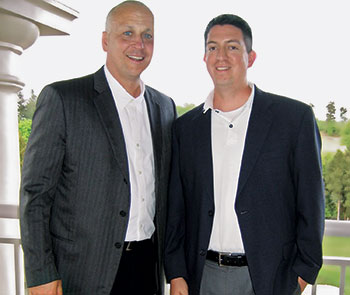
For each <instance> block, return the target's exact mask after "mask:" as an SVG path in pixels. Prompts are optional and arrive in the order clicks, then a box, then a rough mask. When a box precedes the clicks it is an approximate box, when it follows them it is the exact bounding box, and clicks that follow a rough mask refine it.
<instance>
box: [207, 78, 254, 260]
mask: <svg viewBox="0 0 350 295" xmlns="http://www.w3.org/2000/svg"><path fill="white" fill-rule="evenodd" d="M249 86H250V87H251V88H252V92H251V94H250V96H249V98H248V100H247V102H246V103H245V104H244V105H243V106H242V107H240V108H239V109H236V110H233V111H231V112H222V111H220V110H216V109H213V96H214V92H213V91H212V92H211V93H210V94H209V96H208V98H207V100H206V102H205V104H204V111H207V110H208V109H209V108H210V109H212V116H211V144H212V157H213V169H214V171H213V175H214V202H215V214H214V222H213V228H212V232H211V237H210V243H209V249H210V250H214V251H217V252H225V253H244V246H243V242H242V237H241V231H240V228H239V224H238V219H237V215H236V212H235V201H236V194H237V186H238V178H239V173H240V169H241V162H242V156H243V150H244V143H245V138H246V133H247V129H248V122H249V117H250V113H251V109H252V104H253V99H254V85H253V84H251V83H249Z"/></svg>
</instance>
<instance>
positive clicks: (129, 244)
mask: <svg viewBox="0 0 350 295" xmlns="http://www.w3.org/2000/svg"><path fill="white" fill-rule="evenodd" d="M130 246H131V242H127V246H126V248H125V251H131V250H132V248H130Z"/></svg>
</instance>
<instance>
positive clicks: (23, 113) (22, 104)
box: [17, 89, 38, 120]
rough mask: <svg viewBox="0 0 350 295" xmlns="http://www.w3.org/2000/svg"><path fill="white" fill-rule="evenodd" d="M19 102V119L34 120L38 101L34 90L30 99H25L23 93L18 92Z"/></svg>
mask: <svg viewBox="0 0 350 295" xmlns="http://www.w3.org/2000/svg"><path fill="white" fill-rule="evenodd" d="M17 96H18V100H17V105H18V119H19V120H22V119H32V118H33V114H34V111H35V107H36V101H37V98H38V97H37V96H36V95H35V93H34V90H33V89H32V90H31V95H30V97H29V98H28V99H25V98H24V97H23V93H22V92H18V94H17Z"/></svg>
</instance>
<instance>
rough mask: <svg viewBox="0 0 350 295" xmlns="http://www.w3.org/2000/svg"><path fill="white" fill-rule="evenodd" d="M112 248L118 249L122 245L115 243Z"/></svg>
mask: <svg viewBox="0 0 350 295" xmlns="http://www.w3.org/2000/svg"><path fill="white" fill-rule="evenodd" d="M114 246H115V247H116V248H117V249H120V248H121V246H122V244H121V243H115V244H114Z"/></svg>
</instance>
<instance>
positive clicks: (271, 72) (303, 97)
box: [20, 0, 350, 120]
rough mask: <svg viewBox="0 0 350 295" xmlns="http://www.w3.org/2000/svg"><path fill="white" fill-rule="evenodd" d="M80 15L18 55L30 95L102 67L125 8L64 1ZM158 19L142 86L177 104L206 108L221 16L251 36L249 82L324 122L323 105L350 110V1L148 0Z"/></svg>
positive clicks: (106, 3)
mask: <svg viewBox="0 0 350 295" xmlns="http://www.w3.org/2000/svg"><path fill="white" fill-rule="evenodd" d="M61 2H63V3H65V4H67V5H68V6H70V7H72V8H74V9H75V10H77V11H78V12H79V17H78V18H77V19H76V20H74V21H73V22H72V24H71V31H70V35H69V36H49V37H39V38H38V40H37V41H36V42H35V43H34V45H32V46H31V47H30V48H28V49H27V50H25V52H24V53H23V55H22V56H21V64H22V71H21V76H20V78H21V79H22V80H23V82H24V83H25V84H26V86H25V88H24V89H23V92H24V94H25V97H28V96H29V93H30V90H31V89H33V90H34V92H35V93H36V94H39V93H40V91H41V89H42V88H43V87H44V86H45V85H46V84H49V83H51V82H54V81H58V80H65V79H70V78H75V77H79V76H84V75H87V74H90V73H93V72H95V71H97V70H98V69H99V68H100V67H101V66H102V65H104V62H105V57H106V56H105V52H103V50H102V46H101V36H102V31H103V30H104V23H105V17H106V15H107V13H108V11H109V10H110V9H111V8H112V7H113V6H115V5H117V4H119V3H120V2H121V1H115V0H114V1H111V0H101V1H86V0H62V1H61ZM143 2H144V3H145V4H146V5H147V6H148V7H149V8H150V9H151V10H152V11H153V13H154V15H155V35H154V40H155V47H154V54H153V59H152V62H151V64H150V66H149V67H148V68H147V69H146V70H145V72H144V73H143V74H142V80H143V81H144V82H145V83H146V84H148V85H150V86H152V87H153V88H156V89H158V90H159V91H161V92H163V93H165V94H167V95H168V96H170V97H172V98H173V99H174V101H175V103H176V104H177V105H184V104H186V103H193V104H195V105H198V104H200V103H202V102H203V101H205V99H206V97H207V95H208V93H209V92H210V91H211V90H212V89H213V84H212V81H211V79H210V76H209V74H208V72H207V70H206V67H205V63H204V62H203V56H204V37H203V33H204V30H205V27H206V25H207V24H208V22H209V21H210V20H211V19H212V18H213V17H215V16H217V15H219V14H222V13H232V14H237V15H239V16H241V17H243V18H244V19H245V20H246V21H247V22H248V23H249V24H250V26H251V28H252V31H253V49H254V50H255V51H256V53H257V59H256V61H255V63H254V65H253V67H252V68H250V69H249V70H248V79H249V80H250V81H251V82H253V83H255V84H256V85H257V86H258V87H259V88H260V89H262V90H264V91H268V92H272V93H276V94H280V95H284V96H288V97H291V98H294V99H297V100H300V101H303V102H305V103H307V104H309V103H312V104H313V105H314V106H315V107H314V111H315V115H316V117H317V118H318V119H321V120H324V119H325V117H326V116H325V115H326V105H327V104H328V103H329V102H330V101H334V102H335V106H336V109H337V114H336V115H337V119H339V109H340V107H345V108H347V109H348V117H350V99H349V96H350V95H349V93H348V80H349V79H350V55H349V53H350V37H349V36H350V34H349V31H350V18H349V16H348V7H347V2H348V1H347V0H333V1H329V0H328V1H325V0H285V1H281V0H264V1H263V0H215V1H196V0H192V1H190V0H177V1H169V0H144V1H143Z"/></svg>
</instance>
